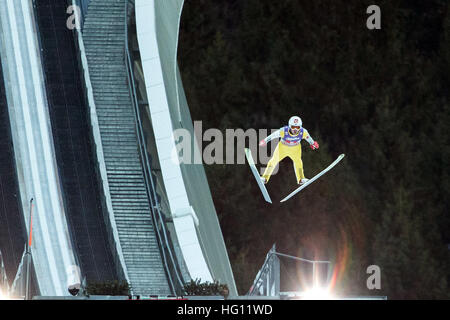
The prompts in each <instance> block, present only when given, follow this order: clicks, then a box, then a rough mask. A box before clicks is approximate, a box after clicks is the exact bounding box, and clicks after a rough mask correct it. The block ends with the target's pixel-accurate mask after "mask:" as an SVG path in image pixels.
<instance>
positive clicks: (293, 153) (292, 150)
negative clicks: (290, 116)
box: [262, 127, 314, 183]
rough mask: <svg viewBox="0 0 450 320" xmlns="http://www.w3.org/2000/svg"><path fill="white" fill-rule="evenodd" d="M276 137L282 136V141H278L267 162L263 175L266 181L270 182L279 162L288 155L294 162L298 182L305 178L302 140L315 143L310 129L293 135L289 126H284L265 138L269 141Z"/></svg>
mask: <svg viewBox="0 0 450 320" xmlns="http://www.w3.org/2000/svg"><path fill="white" fill-rule="evenodd" d="M275 138H280V141H279V142H278V145H277V147H276V148H275V151H274V153H273V155H272V158H271V159H270V160H269V162H268V163H267V167H266V170H265V171H264V174H263V175H262V176H263V178H265V179H266V183H267V182H269V179H270V176H271V175H272V172H273V170H274V169H275V167H276V166H277V164H278V163H279V162H280V161H281V160H283V159H284V158H286V157H289V158H291V160H292V162H293V164H294V171H295V176H296V178H297V182H299V181H300V180H301V179H304V178H305V174H304V172H303V161H302V146H301V144H300V142H301V140H303V139H305V140H307V141H308V142H309V143H310V144H313V143H314V140H313V139H312V138H311V137H310V136H309V134H308V131H307V130H306V129H304V128H302V130H301V131H300V132H299V133H298V134H297V135H293V134H292V133H291V132H290V131H289V127H283V128H281V129H280V130H279V131H276V132H274V133H273V134H271V135H270V136H268V137H267V138H266V139H264V140H265V141H266V143H267V142H269V141H270V140H272V139H275Z"/></svg>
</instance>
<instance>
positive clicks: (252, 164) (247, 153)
mask: <svg viewBox="0 0 450 320" xmlns="http://www.w3.org/2000/svg"><path fill="white" fill-rule="evenodd" d="M245 157H246V158H247V161H248V164H249V165H250V169H251V170H252V173H253V175H254V176H255V179H256V182H257V183H258V186H259V189H261V192H262V194H263V197H264V200H266V201H267V202H269V203H272V200H271V199H270V196H269V193H268V192H267V189H266V186H265V185H264V183H263V182H262V181H261V177H260V175H259V172H258V169H257V168H256V165H255V161H254V160H253V157H252V153H251V151H250V149H248V148H245ZM344 157H345V155H344V154H341V155H340V156H339V157H338V158H337V159H336V160H334V162H333V163H332V164H330V165H329V166H328V167H326V168H325V169H323V170H322V171H321V172H319V173H318V174H316V175H315V176H314V177H312V178H311V179H309V180H308V181H307V182H305V183H304V184H302V185H301V186H300V187H298V188H297V189H295V190H294V191H292V192H291V193H290V194H289V195H288V196H287V197H285V198H284V199H282V200H281V201H280V202H285V201H287V200H289V199H290V198H292V197H293V196H294V195H296V194H297V193H299V192H300V191H302V190H303V189H305V188H306V187H307V186H309V185H310V184H311V183H313V182H314V181H316V180H317V179H319V178H320V177H321V176H323V175H324V174H325V173H327V172H328V171H330V170H331V169H332V168H333V167H334V166H335V165H337V164H338V163H339V161H341V160H342V159H343V158H344Z"/></svg>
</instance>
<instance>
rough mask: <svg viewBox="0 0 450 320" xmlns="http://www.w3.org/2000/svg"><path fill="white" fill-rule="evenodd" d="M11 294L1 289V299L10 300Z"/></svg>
mask: <svg viewBox="0 0 450 320" xmlns="http://www.w3.org/2000/svg"><path fill="white" fill-rule="evenodd" d="M9 299H10V298H9V296H8V295H7V294H4V293H3V291H2V290H0V300H9Z"/></svg>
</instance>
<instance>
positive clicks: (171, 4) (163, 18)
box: [135, 0, 237, 296]
mask: <svg viewBox="0 0 450 320" xmlns="http://www.w3.org/2000/svg"><path fill="white" fill-rule="evenodd" d="M183 4H184V1H183V0H172V1H162V0H136V2H135V5H136V28H137V36H138V42H139V50H140V54H141V59H142V67H143V73H144V78H145V83H146V92H147V96H148V100H149V110H148V111H149V114H150V117H151V123H152V126H153V129H154V135H155V140H156V147H157V151H158V155H159V159H160V165H161V172H162V176H163V179H164V185H165V189H166V194H167V198H168V203H169V206H170V211H171V213H172V218H173V221H174V226H175V230H176V234H177V238H178V243H179V246H180V248H181V251H182V254H183V257H184V260H185V263H186V266H187V269H188V271H189V274H190V276H191V278H192V279H196V278H198V279H201V280H202V281H213V280H218V281H220V282H221V283H226V284H228V287H229V290H230V295H231V296H236V295H237V290H236V285H235V282H234V277H233V272H232V269H231V265H230V262H229V259H228V254H227V250H226V247H225V243H224V240H223V236H222V231H221V229H220V225H219V221H218V218H217V213H216V211H215V208H214V203H213V200H212V197H211V192H210V189H209V185H208V181H207V179H206V174H205V170H204V168H203V165H202V164H184V163H181V164H180V163H177V161H173V159H172V153H173V150H175V149H176V148H175V138H174V134H173V132H174V130H176V129H179V128H184V129H187V130H188V131H189V132H190V133H191V137H194V136H195V135H194V129H193V124H192V119H191V116H190V112H189V107H188V104H187V101H186V97H185V94H184V90H183V85H182V82H181V77H180V73H179V70H178V65H177V47H178V37H179V27H180V18H181V13H182V9H183ZM194 152H196V153H199V152H200V151H199V150H198V147H197V146H196V144H195V143H194ZM197 156H199V155H198V154H197Z"/></svg>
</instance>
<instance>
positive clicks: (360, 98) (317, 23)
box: [179, 0, 450, 299]
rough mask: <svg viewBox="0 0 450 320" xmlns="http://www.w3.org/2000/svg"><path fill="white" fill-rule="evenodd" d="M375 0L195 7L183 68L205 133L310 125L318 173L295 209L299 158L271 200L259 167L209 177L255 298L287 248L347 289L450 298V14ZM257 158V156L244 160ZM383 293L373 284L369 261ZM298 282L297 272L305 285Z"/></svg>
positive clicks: (240, 272) (240, 277)
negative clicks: (267, 268)
mask: <svg viewBox="0 0 450 320" xmlns="http://www.w3.org/2000/svg"><path fill="white" fill-rule="evenodd" d="M372 2H373V1H360V0H347V1H335V0H327V1H325V0H314V1H306V0H305V1H299V0H282V1H271V0H234V1H219V0H217V1H212V0H195V1H194V0H192V1H186V2H185V7H184V11H183V16H182V30H181V34H180V49H179V63H180V68H181V71H182V77H183V83H184V86H185V90H186V95H187V98H188V102H189V105H190V108H191V112H192V116H193V119H194V120H202V121H203V128H205V129H206V128H210V127H214V128H219V129H221V130H225V129H226V128H243V129H247V128H255V129H259V128H269V129H272V128H279V127H281V126H283V125H285V124H286V122H287V120H288V119H289V117H290V116H292V115H299V116H300V117H302V119H303V123H304V126H305V128H307V129H308V130H309V131H310V133H311V134H312V136H313V137H314V139H316V140H317V141H318V142H319V144H320V149H319V150H318V151H317V152H313V151H311V150H310V149H309V148H308V147H307V145H306V144H305V145H304V147H303V162H304V166H305V174H306V176H307V177H312V176H313V175H314V174H315V173H317V172H318V171H319V170H321V169H322V168H324V167H325V166H326V165H328V164H329V163H330V162H331V161H333V160H334V158H336V157H337V155H339V154H340V153H345V154H346V158H345V159H344V161H343V163H341V164H339V165H338V166H337V167H336V168H335V169H333V171H332V172H330V173H329V174H328V175H327V176H325V177H323V178H321V179H320V180H318V181H317V182H315V183H314V184H313V185H311V186H310V187H308V188H307V189H305V190H304V191H302V192H301V193H300V194H299V195H297V196H296V197H294V198H292V199H291V200H290V201H288V202H286V203H283V204H280V203H278V202H279V200H280V199H281V198H282V197H284V196H285V195H287V194H288V193H289V192H290V191H292V190H293V189H294V188H295V187H296V184H295V183H296V182H295V178H294V171H293V169H292V165H291V163H290V160H288V159H287V160H285V161H283V162H282V163H281V165H280V170H279V173H278V174H277V175H275V176H274V177H273V178H272V179H271V181H270V183H269V185H268V190H269V193H270V194H271V195H272V199H273V200H274V205H267V204H266V203H265V202H264V201H263V198H262V196H261V195H260V192H259V190H258V187H257V185H256V183H255V181H254V178H253V176H252V174H251V172H250V170H249V168H248V166H247V165H211V166H206V170H207V174H208V179H209V182H210V186H211V190H212V192H213V197H214V202H215V205H216V208H217V211H218V213H219V218H220V222H221V226H222V230H223V233H224V238H225V241H226V244H227V247H228V252H229V255H230V258H231V263H232V266H233V270H234V273H235V277H236V281H237V285H238V288H239V290H240V293H241V294H245V292H246V291H247V290H248V289H249V287H250V285H251V283H252V281H253V279H254V277H255V275H256V272H257V271H258V269H259V268H260V267H261V265H262V263H263V260H264V257H265V254H266V253H267V251H268V250H269V249H270V247H271V246H272V244H273V243H275V242H276V244H277V247H278V250H279V251H281V252H285V253H288V254H292V255H297V256H302V257H305V258H309V259H313V258H315V259H331V260H333V262H335V265H336V286H335V291H336V292H338V293H342V294H352V295H356V294H360V295H369V294H372V295H387V296H388V297H389V298H406V299H414V298H449V291H450V290H449V287H450V285H449V281H450V277H449V275H450V255H449V250H448V245H447V244H448V243H450V217H449V214H448V212H449V199H450V178H449V175H450V169H449V168H450V166H449V162H450V104H449V85H450V79H449V77H450V76H449V75H450V5H449V4H448V1H446V0H428V1H419V0H417V1H406V0H405V1H400V0H394V1H391V0H390V1H381V0H380V1H376V4H377V5H379V6H380V7H381V10H382V29H381V30H372V31H371V30H368V29H367V28H366V19H367V17H368V15H367V14H366V9H367V7H368V6H369V5H371V4H373V3H372ZM239 151H240V152H242V150H239ZM373 264H374V265H378V266H380V268H381V276H382V280H381V287H382V289H381V290H373V291H369V290H368V289H367V288H366V279H367V277H368V275H367V274H366V269H367V267H368V266H369V265H373ZM294 276H295V275H294Z"/></svg>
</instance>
